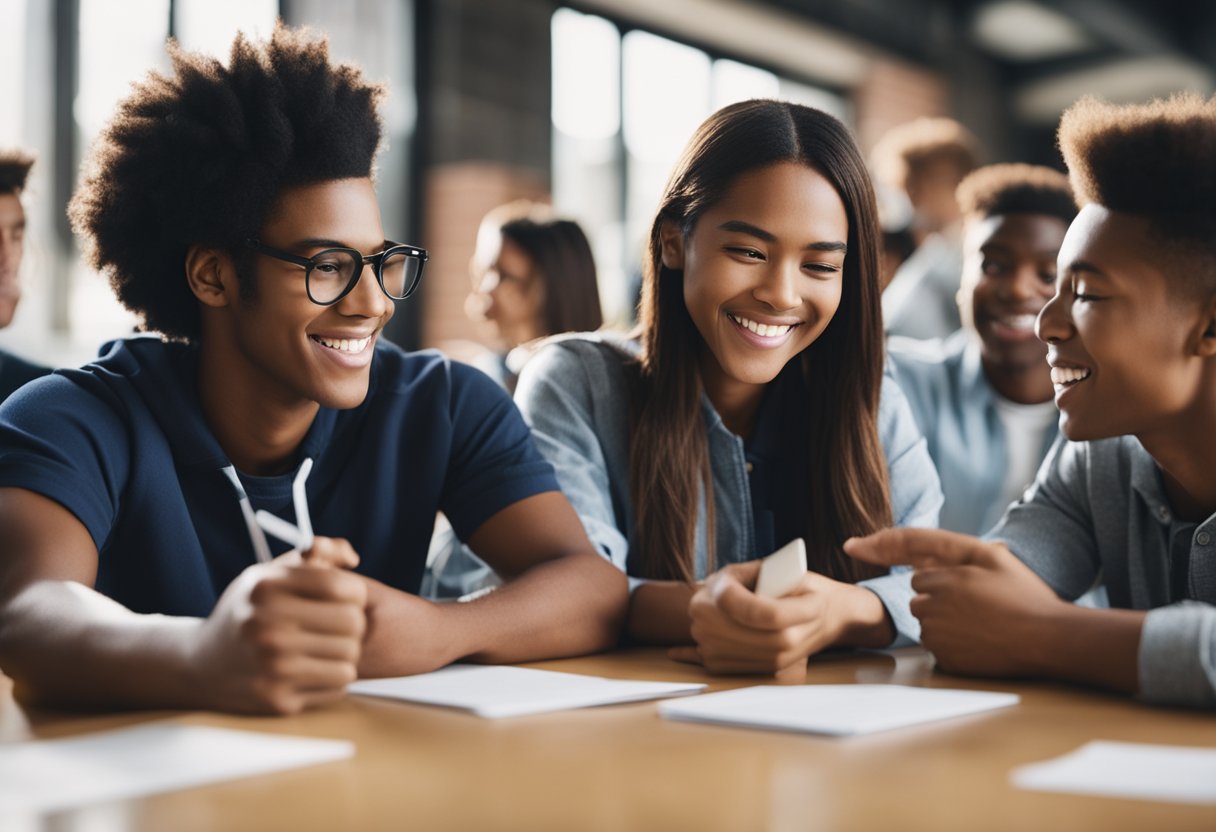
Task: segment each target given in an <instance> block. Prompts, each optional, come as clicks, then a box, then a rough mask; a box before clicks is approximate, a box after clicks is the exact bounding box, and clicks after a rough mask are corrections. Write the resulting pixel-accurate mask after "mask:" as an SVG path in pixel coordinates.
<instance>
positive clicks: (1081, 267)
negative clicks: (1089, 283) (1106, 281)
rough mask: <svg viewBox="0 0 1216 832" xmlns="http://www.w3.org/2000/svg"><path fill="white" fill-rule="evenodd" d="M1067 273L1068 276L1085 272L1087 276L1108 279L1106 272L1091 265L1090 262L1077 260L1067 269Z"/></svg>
mask: <svg viewBox="0 0 1216 832" xmlns="http://www.w3.org/2000/svg"><path fill="white" fill-rule="evenodd" d="M1065 272H1067V273H1068V274H1076V273H1077V272H1084V273H1085V274H1092V275H1094V276H1096V277H1107V274H1106V272H1104V271H1102V270H1101V269H1099V268H1098V267H1097V266H1095V265H1094V264H1093V263H1090V262H1089V261H1088V260H1076V261H1074V262H1072V263H1069V264H1068V268H1066V269H1065Z"/></svg>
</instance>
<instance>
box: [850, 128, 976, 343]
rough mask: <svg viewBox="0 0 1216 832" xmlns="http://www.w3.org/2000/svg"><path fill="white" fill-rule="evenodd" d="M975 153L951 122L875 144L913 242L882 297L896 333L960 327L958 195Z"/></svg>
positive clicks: (883, 179)
mask: <svg viewBox="0 0 1216 832" xmlns="http://www.w3.org/2000/svg"><path fill="white" fill-rule="evenodd" d="M978 155H979V154H978V143H977V141H976V139H975V137H974V136H973V135H971V133H970V132H969V131H968V130H967V128H965V127H963V125H961V124H959V123H958V122H957V121H955V120H953V119H949V118H922V119H917V120H915V121H910V122H908V123H907V124H901V125H900V126H898V127H895V128H893V129H892V130H889V131H888V132H887V133H886V134H884V135H883V137H882V138H881V139H880V140H879V141H878V143H877V144H876V145H875V147H874V152H873V167H874V172H875V177H876V178H877V180H878V181H879V182H880V183H882V184H885V185H887V186H888V187H891V188H896V189H899V190H902V191H904V193H906V194H907V197H908V202H909V203H910V204H911V206H912V212H913V217H912V222H911V225H910V226H909V228H908V231H910V232H911V234H912V238H913V240H914V241H915V243H916V249H915V251H913V252H912V254H911V256H909V257H908V258H907V259H906V260H904V262H903V263H902V264H901V265H900V266H899V268H898V269H897V270H896V271H895V275H894V276H893V277H892V278H891V282H890V284H889V285H888V286H887V287H886V289H885V291H884V292H883V296H882V314H883V322H884V324H885V326H886V330H887V332H888V333H890V334H892V335H905V336H907V337H909V338H944V337H945V336H947V335H950V334H951V333H952V332H954V331H955V330H957V329H958V328H959V326H960V320H959V314H958V305H957V303H956V301H955V298H956V296H957V294H958V287H959V278H960V275H961V274H962V242H961V225H962V222H961V220H962V213H961V212H960V210H959V205H958V200H957V199H956V198H955V190H956V189H957V188H958V186H959V183H960V182H962V181H963V177H965V176H966V175H967V174H969V173H970V172H971V171H972V170H973V169H974V168H975V166H976V164H977V157H978Z"/></svg>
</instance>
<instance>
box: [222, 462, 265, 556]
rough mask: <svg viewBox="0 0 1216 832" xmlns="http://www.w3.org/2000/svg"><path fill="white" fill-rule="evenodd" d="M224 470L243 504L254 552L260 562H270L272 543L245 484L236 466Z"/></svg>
mask: <svg viewBox="0 0 1216 832" xmlns="http://www.w3.org/2000/svg"><path fill="white" fill-rule="evenodd" d="M222 470H223V472H224V475H225V476H226V477H228V480H229V482H231V483H232V487H233V488H234V489H236V495H237V499H238V500H239V501H240V504H241V517H243V518H244V519H245V529H246V531H248V532H249V541H250V542H251V543H252V544H253V553H254V555H255V556H256V557H257V559H258V563H270V561H271V556H270V544H268V543H267V542H266V535H265V534H263V533H262V527H261V526H259V525H258V521H257V518H256V517H255V516H254V514H253V505H252V504H250V502H249V495H248V494H246V493H245V486H243V485H241V478H240V477H239V476H237V473H236V468H234V467H232V466H231V465H229V466H227V467H226V468H223V469H222Z"/></svg>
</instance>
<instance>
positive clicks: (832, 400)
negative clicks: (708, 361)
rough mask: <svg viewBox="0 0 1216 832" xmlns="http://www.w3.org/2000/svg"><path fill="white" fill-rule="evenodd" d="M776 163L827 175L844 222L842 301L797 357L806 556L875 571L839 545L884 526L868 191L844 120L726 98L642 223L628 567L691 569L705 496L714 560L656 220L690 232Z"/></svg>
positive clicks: (681, 315)
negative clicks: (746, 180)
mask: <svg viewBox="0 0 1216 832" xmlns="http://www.w3.org/2000/svg"><path fill="white" fill-rule="evenodd" d="M780 162H796V163H800V164H803V165H806V166H808V167H810V168H813V169H814V170H815V171H817V172H818V173H820V174H821V175H823V176H824V177H826V178H827V180H828V181H829V182H831V183H832V185H833V186H834V187H835V188H836V191H837V193H838V194H839V195H840V199H841V201H842V202H843V203H844V207H845V212H846V214H847V216H848V221H849V236H848V241H847V244H848V254H847V256H846V257H845V263H844V274H843V287H842V290H841V299H840V306H839V308H838V309H837V311H836V314H835V315H834V316H833V318H832V320H831V322H830V323H829V324H828V326H827V327H826V328H825V329H824V331H823V333H822V334H821V335H820V336H819V338H817V339H816V340H815V342H814V343H813V344H811V345H810V346H809V347H807V348H806V349H805V350H804V351H803V352H802V353H801V355H800V356H799V357H798V358H796V359H795V360H797V361H799V362H800V363H801V366H802V373H801V375H802V379H803V383H804V384H805V385H806V390H807V391H808V395H807V396H806V399H807V401H808V402H809V406H808V412H807V413H806V420H805V424H806V432H807V438H808V440H809V442H808V445H809V448H810V455H809V458H808V459H807V460H806V473H807V478H808V485H809V489H808V492H807V493H808V495H809V496H808V500H809V504H808V505H807V506H806V510H805V513H804V516H803V524H802V525H803V537H804V538H805V539H806V542H807V557H808V565H809V566H810V568H811V569H813V570H815V571H817V572H821V573H823V574H825V575H828V576H830V577H833V578H837V579H839V580H846V581H850V582H855V581H858V580H861V579H862V578H865V577H871V576H873V575H876V574H880V570H878V569H877V568H876V567H871V566H869V565H866V564H862V563H860V562H858V561H854V560H853V559H852V558H849V557H848V556H846V555H845V554H844V553H843V551H842V550H841V544H842V543H843V542H844V540H845V539H846V538H847V537H849V536H851V535H862V534H867V533H869V532H872V531H875V530H877V529H880V528H884V527H886V526H889V525H890V524H891V502H890V495H889V488H888V483H887V461H886V456H885V454H884V453H883V449H882V444H881V442H880V441H879V438H878V398H879V388H880V387H881V385H882V366H883V333H882V312H881V308H880V305H879V294H880V290H879V283H878V240H879V230H878V228H879V226H878V220H877V209H876V207H875V201H874V189H873V186H872V185H871V183H870V177H869V174H868V173H867V171H866V167H865V163H864V161H863V160H862V157H861V153H860V151H859V150H858V149H857V145H856V143H855V142H854V141H853V138H852V136H851V135H850V134H849V132H848V130H847V129H846V128H845V127H844V125H842V124H841V123H840V122H839V121H837V120H836V119H835V118H833V117H832V116H830V115H828V114H826V113H823V112H820V111H819V110H815V109H812V108H810V107H804V106H801V105H798V104H791V103H787V102H782V101H769V100H753V101H744V102H741V103H738V104H732V105H730V106H728V107H724V108H723V109H721V110H719V111H718V112H716V113H714V114H713V115H712V116H710V117H709V118H708V119H707V120H706V121H705V122H704V123H703V124H702V125H701V126H700V127H699V128H698V129H697V132H696V133H695V134H694V135H693V137H692V140H691V141H690V142H689V143H688V146H687V147H686V148H685V149H684V153H683V155H682V156H681V157H680V160H679V162H678V163H677V164H676V167H675V170H674V171H673V172H672V175H671V178H670V179H669V180H668V183H667V188H666V190H665V191H664V194H663V200H662V202H661V203H660V205H659V210H658V212H657V213H656V215H655V219H654V224H653V225H652V226H651V230H650V243H649V251H648V257H647V260H646V262H645V264H644V267H643V280H642V297H641V303H640V306H639V312H638V326H639V330H640V332H641V340H642V351H641V354H640V357H639V359H638V361H637V363H636V364H634V365H633V367H632V369H633V372H631V379H632V385H631V390H630V414H631V422H632V430H631V431H630V447H629V481H630V487H631V489H632V493H633V495H634V514H635V521H636V527H635V544H636V545H635V546H633V547H632V548H631V551H630V555H629V558H630V571H631V572H634V573H635V574H640V575H642V576H645V577H649V578H657V579H666V580H682V581H688V582H692V581H693V580H694V579H695V571H696V564H695V557H696V552H695V547H696V527H697V516H698V509H699V507H700V506H701V505H702V500H703V501H704V503H703V504H704V506H705V510H706V515H707V521H708V527H707V541H706V542H707V544H708V555H709V557H708V568H709V569H711V570H712V569H713V568H714V561H715V556H714V554H715V553H714V511H713V504H714V497H713V479H712V476H711V473H710V470H711V469H710V460H709V448H708V442H707V436H706V428H705V420H704V417H703V414H702V410H701V398H702V394H703V387H702V383H701V376H700V372H699V370H698V355H699V352H700V350H701V349H702V342H701V336H700V334H699V333H698V332H697V329H696V327H695V326H694V325H693V322H692V318H691V317H690V316H689V314H688V309H687V307H686V306H685V304H684V286H683V283H684V273H683V271H682V270H673V269H668V268H666V267H664V266H663V261H662V243H661V239H660V228H661V226H662V225H663V223H664V222H670V223H674V224H675V225H676V227H678V228H679V229H680V230H681V231H682V233H683V234H684V237H685V238H686V239H687V237H688V236H689V235H690V234H691V233H692V231H693V229H694V227H695V226H696V224H697V220H698V219H699V218H700V216H701V215H702V214H703V213H704V212H705V211H706V210H707V209H708V208H709V207H710V206H712V205H714V204H715V203H717V202H718V200H720V199H722V197H723V196H724V195H725V193H726V191H727V190H728V189H729V188H730V187H731V185H732V184H733V183H734V182H735V180H736V179H737V178H738V177H739V176H740V175H741V174H744V173H746V172H748V171H752V170H757V169H760V168H764V167H768V166H770V165H774V164H777V163H780Z"/></svg>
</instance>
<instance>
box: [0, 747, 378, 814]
mask: <svg viewBox="0 0 1216 832" xmlns="http://www.w3.org/2000/svg"><path fill="white" fill-rule="evenodd" d="M354 753H355V747H354V745H353V744H351V743H349V742H343V741H339V740H318V739H309V738H307V737H285V736H280V735H278V734H262V733H256V732H253V731H232V730H228V729H224V728H208V727H202V726H193V725H165V724H150V725H139V726H136V727H134V728H124V729H121V730H118V731H103V732H101V733H96V734H87V735H85V736H81V737H69V738H66V739H56V740H37V741H33V742H19V743H12V744H6V745H0V817H4V816H6V815H10V816H11V815H23V814H24V815H28V814H34V813H41V812H53V811H58V810H61V809H71V808H75V807H78V806H85V805H88V804H92V803H100V802H104V801H113V800H125V799H127V798H132V797H141V796H143V795H149V794H155V793H157V792H165V791H172V790H175V789H184V788H188V787H190V786H200V785H203V784H206V783H216V782H219V781H222V780H235V779H238V778H241V777H250V776H252V775H255V774H265V773H268V772H272V771H281V770H284V769H291V768H299V767H302V766H309V765H313V764H315V763H327V762H330V761H333V760H342V759H346V758H347V757H351V756H352V755H353V754H354ZM3 825H4V824H0V827H3Z"/></svg>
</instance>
